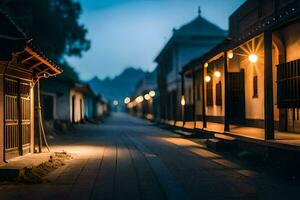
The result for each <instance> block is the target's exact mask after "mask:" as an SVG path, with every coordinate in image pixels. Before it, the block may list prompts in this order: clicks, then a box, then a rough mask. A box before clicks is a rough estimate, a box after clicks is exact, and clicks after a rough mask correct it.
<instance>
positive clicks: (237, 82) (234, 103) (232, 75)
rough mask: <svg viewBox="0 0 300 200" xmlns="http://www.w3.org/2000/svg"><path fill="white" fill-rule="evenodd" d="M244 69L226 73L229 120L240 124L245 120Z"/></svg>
mask: <svg viewBox="0 0 300 200" xmlns="http://www.w3.org/2000/svg"><path fill="white" fill-rule="evenodd" d="M244 76H245V75H244V70H243V69H242V70H241V71H240V72H229V73H228V88H229V108H230V112H229V120H230V123H233V124H240V123H244V120H245V79H244Z"/></svg>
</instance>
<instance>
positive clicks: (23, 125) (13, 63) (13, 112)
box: [0, 11, 62, 163]
mask: <svg viewBox="0 0 300 200" xmlns="http://www.w3.org/2000/svg"><path fill="white" fill-rule="evenodd" d="M0 44H1V46H0V86H1V87H0V99H1V101H0V113H1V114H0V163H1V162H5V161H7V160H9V159H10V158H13V157H16V156H21V155H24V154H26V153H29V152H31V153H33V152H34V147H35V142H34V136H35V128H34V127H35V126H34V124H35V118H34V115H35V105H36V102H35V98H34V97H35V91H37V94H39V91H38V90H39V80H40V79H43V78H48V77H51V76H55V75H57V74H60V73H61V72H62V70H60V69H59V68H58V67H57V66H56V65H55V64H54V63H53V62H51V61H50V60H49V59H48V58H47V57H46V56H45V55H43V54H42V53H41V52H40V51H38V50H37V49H36V48H35V47H34V46H33V44H32V40H29V39H28V38H27V37H26V35H25V34H24V33H23V32H22V30H21V29H20V28H19V27H18V26H17V25H16V24H15V23H14V22H13V21H12V20H11V19H10V18H9V17H8V16H7V15H6V14H5V13H3V12H2V11H0ZM38 105H39V104H37V106H38ZM37 123H39V121H37Z"/></svg>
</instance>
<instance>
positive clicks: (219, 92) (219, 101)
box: [216, 81, 222, 106]
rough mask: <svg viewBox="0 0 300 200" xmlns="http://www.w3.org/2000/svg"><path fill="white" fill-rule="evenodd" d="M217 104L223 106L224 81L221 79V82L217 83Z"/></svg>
mask: <svg viewBox="0 0 300 200" xmlns="http://www.w3.org/2000/svg"><path fill="white" fill-rule="evenodd" d="M216 105H217V106H222V83H221V81H219V83H217V84H216Z"/></svg>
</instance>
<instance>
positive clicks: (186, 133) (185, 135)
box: [174, 130, 194, 137]
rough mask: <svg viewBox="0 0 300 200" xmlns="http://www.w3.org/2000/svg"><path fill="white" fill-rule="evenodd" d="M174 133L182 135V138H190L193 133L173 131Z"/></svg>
mask: <svg viewBox="0 0 300 200" xmlns="http://www.w3.org/2000/svg"><path fill="white" fill-rule="evenodd" d="M174 132H175V133H177V134H179V135H182V136H184V137H191V136H193V134H194V133H193V132H189V131H183V130H174Z"/></svg>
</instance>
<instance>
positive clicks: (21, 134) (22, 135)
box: [4, 78, 31, 155]
mask: <svg viewBox="0 0 300 200" xmlns="http://www.w3.org/2000/svg"><path fill="white" fill-rule="evenodd" d="M30 105H31V104H30V85H29V83H28V82H23V81H20V80H15V79H9V78H6V79H5V130H4V134H5V135H4V138H5V152H6V153H7V152H12V151H16V152H18V153H19V155H22V154H23V150H24V149H28V148H29V144H30V124H31V122H30Z"/></svg>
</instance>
